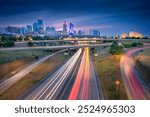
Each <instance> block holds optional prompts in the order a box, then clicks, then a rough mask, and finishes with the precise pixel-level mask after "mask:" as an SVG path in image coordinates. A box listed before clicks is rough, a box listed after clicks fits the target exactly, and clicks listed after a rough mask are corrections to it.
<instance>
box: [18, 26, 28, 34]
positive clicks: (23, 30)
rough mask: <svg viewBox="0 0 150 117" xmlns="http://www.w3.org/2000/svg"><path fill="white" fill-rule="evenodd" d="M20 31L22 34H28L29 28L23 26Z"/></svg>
mask: <svg viewBox="0 0 150 117" xmlns="http://www.w3.org/2000/svg"><path fill="white" fill-rule="evenodd" d="M20 32H21V34H22V35H24V34H27V32H28V29H27V28H26V27H21V29H20Z"/></svg>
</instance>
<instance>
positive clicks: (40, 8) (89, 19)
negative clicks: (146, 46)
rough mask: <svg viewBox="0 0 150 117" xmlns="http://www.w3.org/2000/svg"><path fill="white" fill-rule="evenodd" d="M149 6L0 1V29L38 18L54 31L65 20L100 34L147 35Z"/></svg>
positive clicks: (108, 0)
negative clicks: (138, 33) (97, 31)
mask: <svg viewBox="0 0 150 117" xmlns="http://www.w3.org/2000/svg"><path fill="white" fill-rule="evenodd" d="M149 5H150V1H149V0H0V27H6V26H8V25H10V26H20V27H21V26H26V25H27V24H30V25H32V24H33V23H34V22H35V21H36V20H37V18H41V19H43V21H44V26H45V27H46V26H50V27H51V26H54V27H56V29H57V30H60V29H62V25H63V22H64V21H67V23H68V24H69V22H72V23H73V24H74V25H75V27H76V30H78V29H82V30H86V31H88V30H89V29H99V30H100V31H101V35H116V34H121V33H123V32H129V31H131V30H134V31H138V32H140V33H142V34H144V35H146V36H150V7H149Z"/></svg>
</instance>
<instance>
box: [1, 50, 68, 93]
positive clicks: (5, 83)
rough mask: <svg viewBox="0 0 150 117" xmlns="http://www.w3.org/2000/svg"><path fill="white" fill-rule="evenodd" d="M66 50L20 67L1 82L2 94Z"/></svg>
mask: <svg viewBox="0 0 150 117" xmlns="http://www.w3.org/2000/svg"><path fill="white" fill-rule="evenodd" d="M65 51H66V50H61V51H58V52H56V53H54V54H51V55H48V56H46V57H44V58H42V59H40V60H38V61H35V62H33V63H32V64H29V65H27V66H25V67H23V68H22V69H20V71H18V72H17V73H16V74H14V75H13V76H11V77H10V78H8V79H5V80H3V81H2V82H0V94H1V93H3V92H4V91H6V90H7V89H8V88H10V87H11V86H12V85H14V84H15V83H16V82H17V81H19V80H20V79H21V78H23V77H24V76H25V75H27V74H28V73H29V72H31V71H32V70H33V69H35V68H36V67H37V66H39V65H40V64H41V63H43V62H44V61H46V60H48V59H49V58H50V57H52V56H54V55H56V54H58V53H61V52H65Z"/></svg>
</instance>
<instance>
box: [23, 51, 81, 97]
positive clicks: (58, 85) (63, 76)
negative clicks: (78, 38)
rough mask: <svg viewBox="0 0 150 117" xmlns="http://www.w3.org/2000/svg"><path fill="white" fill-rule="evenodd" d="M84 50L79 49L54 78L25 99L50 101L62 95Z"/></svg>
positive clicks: (51, 77)
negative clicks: (62, 90)
mask: <svg viewBox="0 0 150 117" xmlns="http://www.w3.org/2000/svg"><path fill="white" fill-rule="evenodd" d="M81 52H82V49H79V50H78V51H77V52H76V53H75V54H74V55H73V56H72V57H71V58H70V59H69V60H68V61H67V62H66V63H65V64H64V65H63V66H62V67H60V68H59V69H58V70H57V71H56V72H55V73H54V74H53V75H52V76H50V77H49V78H48V79H47V80H46V81H45V82H44V83H43V84H41V85H40V86H39V87H38V88H37V89H35V90H34V91H33V92H32V93H31V94H29V95H28V96H27V97H26V98H25V99H34V100H35V99H36V100H41V99H42V100H43V99H44V100H48V99H56V98H57V96H58V95H59V94H60V93H61V92H60V91H61V89H62V88H63V87H64V84H65V82H66V81H67V79H68V78H69V77H68V76H69V75H70V74H71V73H72V71H73V68H74V67H75V65H76V63H77V61H78V58H79V57H80V55H81Z"/></svg>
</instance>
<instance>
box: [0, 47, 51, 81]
mask: <svg viewBox="0 0 150 117" xmlns="http://www.w3.org/2000/svg"><path fill="white" fill-rule="evenodd" d="M32 54H34V55H36V56H39V57H40V56H44V55H47V54H50V53H48V52H45V51H42V50H21V51H0V80H1V79H3V78H4V77H9V76H11V75H13V74H14V71H15V70H17V69H19V68H20V67H22V66H24V65H26V64H27V63H29V62H31V61H33V60H35V57H34V56H33V55H32Z"/></svg>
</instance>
